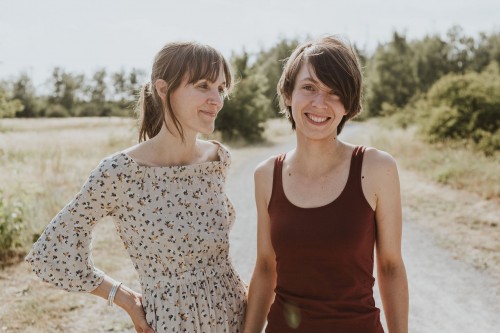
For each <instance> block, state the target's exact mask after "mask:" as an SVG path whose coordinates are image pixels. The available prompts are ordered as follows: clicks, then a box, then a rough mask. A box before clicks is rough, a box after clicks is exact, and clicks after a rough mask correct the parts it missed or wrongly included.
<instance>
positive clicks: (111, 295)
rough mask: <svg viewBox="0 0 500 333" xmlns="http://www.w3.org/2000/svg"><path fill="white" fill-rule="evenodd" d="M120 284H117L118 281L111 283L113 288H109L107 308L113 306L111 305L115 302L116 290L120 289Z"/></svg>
mask: <svg viewBox="0 0 500 333" xmlns="http://www.w3.org/2000/svg"><path fill="white" fill-rule="evenodd" d="M121 284H122V283H121V282H118V281H116V282H115V283H113V286H112V287H111V290H110V292H109V295H108V305H109V306H113V303H114V302H115V296H116V292H117V291H118V288H120V285H121Z"/></svg>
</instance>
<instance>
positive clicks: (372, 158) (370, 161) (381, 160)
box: [363, 147, 397, 171]
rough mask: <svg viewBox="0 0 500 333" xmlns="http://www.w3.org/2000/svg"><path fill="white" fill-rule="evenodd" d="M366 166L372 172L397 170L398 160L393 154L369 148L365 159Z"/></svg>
mask: <svg viewBox="0 0 500 333" xmlns="http://www.w3.org/2000/svg"><path fill="white" fill-rule="evenodd" d="M363 161H364V163H363V164H364V165H366V166H367V167H369V168H370V169H371V170H375V171H376V170H380V169H386V168H396V167H397V166H396V160H395V159H394V157H392V155H391V154H389V153H387V152H385V151H383V150H379V149H376V148H373V147H367V148H366V150H365V154H364V157H363Z"/></svg>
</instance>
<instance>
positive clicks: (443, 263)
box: [228, 125, 500, 333]
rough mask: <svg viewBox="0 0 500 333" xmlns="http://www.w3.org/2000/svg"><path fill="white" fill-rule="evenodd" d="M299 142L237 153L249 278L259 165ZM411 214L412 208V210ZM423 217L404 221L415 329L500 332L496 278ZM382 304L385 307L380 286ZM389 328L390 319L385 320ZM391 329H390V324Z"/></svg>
mask: <svg viewBox="0 0 500 333" xmlns="http://www.w3.org/2000/svg"><path fill="white" fill-rule="evenodd" d="M357 130H358V128H357V127H356V125H354V126H348V127H346V128H345V132H344V133H343V134H342V136H343V137H349V136H350V135H355V132H356V131H357ZM293 145H294V139H293V137H290V138H289V139H288V140H283V142H281V143H279V144H278V145H276V146H273V147H268V148H263V147H259V148H255V149H254V150H251V151H247V150H245V152H244V154H241V155H240V154H239V152H238V151H237V150H236V151H235V152H234V165H233V168H232V173H231V178H230V179H229V184H228V193H229V195H230V197H231V200H232V201H233V203H234V205H235V207H236V211H237V213H238V218H237V223H236V225H235V227H234V229H233V232H232V235H231V241H232V243H231V247H232V255H233V259H234V262H235V265H236V268H237V269H238V271H239V272H240V273H241V275H242V277H243V279H244V280H245V281H249V280H250V277H251V273H252V269H253V267H252V265H253V263H254V261H255V256H256V252H255V251H256V250H255V241H256V235H255V227H256V222H255V209H254V206H253V205H254V203H253V195H254V192H253V170H254V168H255V167H256V166H257V164H258V163H259V162H260V161H262V160H264V159H266V158H267V157H269V156H270V155H273V154H278V153H280V152H285V151H287V150H289V149H290V148H291V147H293ZM400 173H401V183H402V188H404V187H405V185H407V183H408V182H412V179H411V177H412V174H411V173H409V172H406V171H404V170H402V171H401V172H400ZM407 210H408V208H405V213H409V214H408V215H412V216H413V215H417V216H418V214H410V213H411V212H408V211H407ZM419 222H420V221H418V220H408V219H405V220H404V231H403V254H404V260H405V264H406V269H407V273H408V279H409V289H410V332H411V333H424V332H425V333H432V332H436V333H443V332H453V333H457V332H459V333H462V332H463V333H479V332H484V333H486V332H500V315H499V313H500V297H499V295H498V294H497V291H496V286H497V285H498V281H493V279H492V278H489V277H488V276H486V275H485V274H484V273H482V272H480V271H478V270H476V269H474V268H472V267H469V266H468V265H466V264H464V263H462V262H460V261H458V260H456V259H454V258H453V255H452V254H451V253H449V252H448V251H447V250H445V249H443V248H442V247H440V245H439V244H437V242H436V240H435V239H434V236H433V235H432V234H430V233H429V232H428V231H427V230H425V229H424V228H423V227H422V226H420V223H419ZM375 295H376V303H377V306H379V307H381V302H380V298H379V296H378V289H377V287H375ZM383 325H384V327H385V320H383ZM386 331H387V329H386Z"/></svg>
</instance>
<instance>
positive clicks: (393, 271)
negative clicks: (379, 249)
mask: <svg viewBox="0 0 500 333" xmlns="http://www.w3.org/2000/svg"><path fill="white" fill-rule="evenodd" d="M377 272H378V275H379V276H385V277H393V276H397V275H399V274H401V273H403V274H405V265H404V262H403V259H402V258H401V257H399V258H394V259H391V260H378V262H377Z"/></svg>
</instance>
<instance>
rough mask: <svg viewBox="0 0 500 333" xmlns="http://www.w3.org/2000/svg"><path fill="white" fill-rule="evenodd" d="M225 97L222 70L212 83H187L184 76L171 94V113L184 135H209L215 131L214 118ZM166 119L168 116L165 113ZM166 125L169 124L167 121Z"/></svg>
mask: <svg viewBox="0 0 500 333" xmlns="http://www.w3.org/2000/svg"><path fill="white" fill-rule="evenodd" d="M225 95H226V78H225V75H224V71H223V70H222V68H221V69H220V71H219V75H218V76H217V78H216V80H215V81H214V82H212V81H210V80H209V79H200V80H198V81H196V82H193V83H188V77H187V76H185V77H184V78H183V80H182V82H181V84H180V85H179V87H178V88H177V89H176V90H174V91H173V92H172V94H171V97H170V98H171V105H172V111H173V113H174V115H175V117H176V118H177V120H178V121H179V123H180V124H181V126H182V128H183V131H184V134H185V135H192V134H194V135H196V134H198V133H202V134H210V133H212V132H213V131H214V129H215V118H216V117H217V114H218V113H219V111H220V110H221V109H222V106H223V104H224V96H225ZM166 117H167V119H168V117H169V114H168V112H167V113H166ZM167 123H171V122H170V121H169V120H167Z"/></svg>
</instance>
